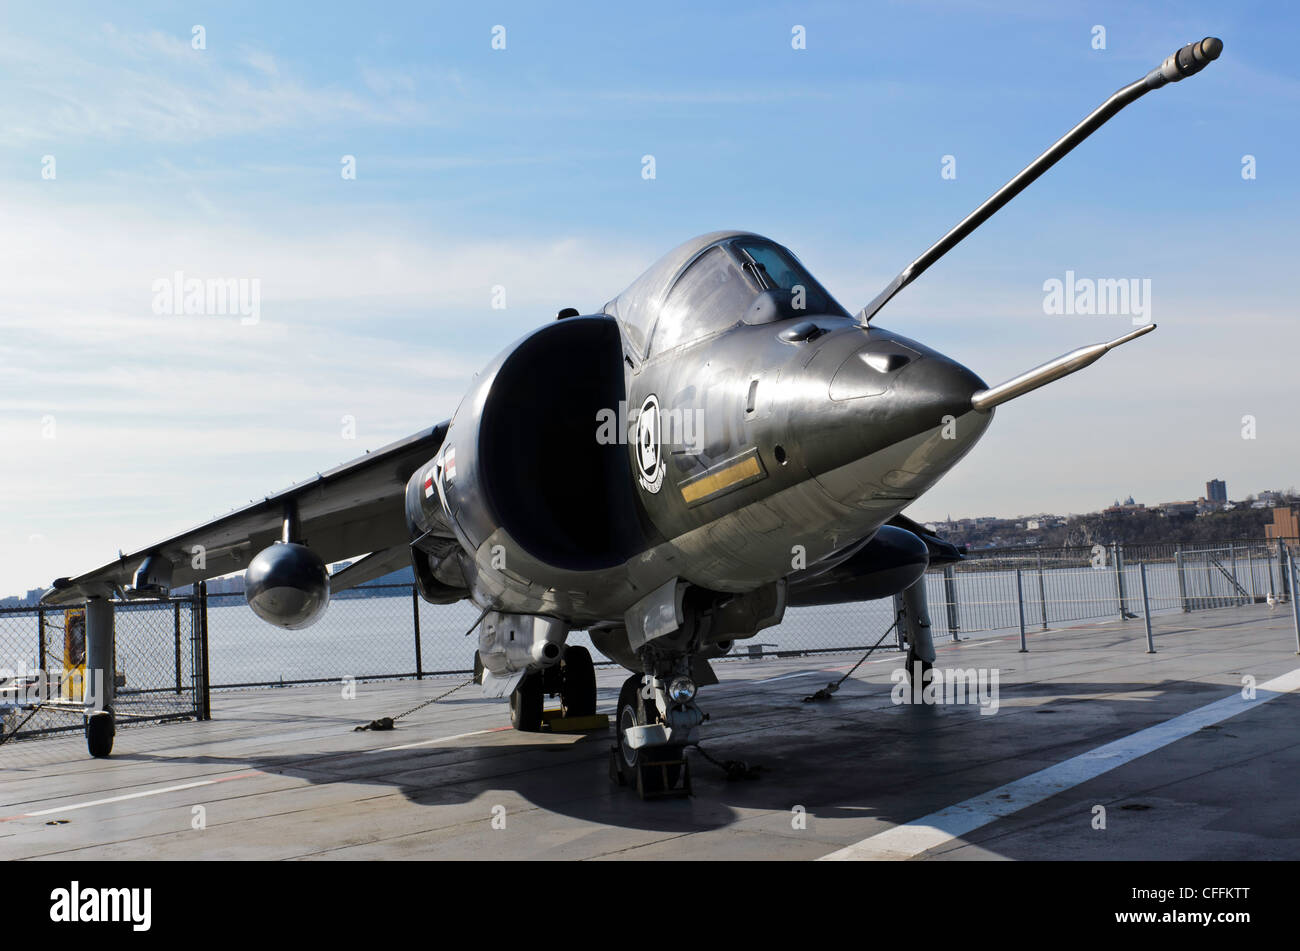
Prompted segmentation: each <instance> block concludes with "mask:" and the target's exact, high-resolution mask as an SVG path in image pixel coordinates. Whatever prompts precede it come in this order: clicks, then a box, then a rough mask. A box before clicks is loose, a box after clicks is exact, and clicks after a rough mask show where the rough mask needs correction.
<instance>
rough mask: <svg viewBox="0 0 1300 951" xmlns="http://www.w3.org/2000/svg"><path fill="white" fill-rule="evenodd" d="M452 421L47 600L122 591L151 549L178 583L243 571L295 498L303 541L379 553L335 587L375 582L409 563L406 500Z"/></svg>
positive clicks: (332, 553)
mask: <svg viewBox="0 0 1300 951" xmlns="http://www.w3.org/2000/svg"><path fill="white" fill-rule="evenodd" d="M447 425H448V424H447V423H446V422H443V423H439V424H438V425H437V426H434V427H433V428H432V429H427V430H424V431H422V432H418V433H415V434H414V435H412V436H408V437H406V438H405V439H400V440H398V441H397V442H394V443H390V444H389V445H387V446H384V447H383V448H382V449H377V450H375V451H374V452H369V453H366V454H365V455H364V456H361V457H359V458H357V459H353V460H352V461H351V462H345V463H344V464H343V465H341V466H337V467H335V468H333V469H330V470H329V471H327V472H322V473H318V474H317V475H316V477H315V478H312V479H308V480H306V481H305V482H299V483H297V484H296V485H292V486H290V487H289V488H287V489H284V490H282V491H280V492H276V493H275V494H274V495H268V496H267V497H266V498H264V499H262V500H260V501H258V502H253V503H251V504H249V505H246V506H244V507H243V508H239V509H236V510H234V511H233V512H230V513H229V514H227V515H222V516H220V517H218V518H214V519H213V520H212V521H210V522H205V523H204V524H202V525H199V526H197V527H195V528H192V529H190V530H189V531H186V532H182V533H180V534H179V535H174V536H172V537H171V538H166V539H164V540H162V541H160V542H158V543H157V544H155V545H151V546H149V547H148V548H143V549H141V550H139V551H136V552H132V553H130V554H125V555H121V556H120V557H118V558H117V560H115V561H112V562H110V563H108V564H107V565H104V566H103V567H101V568H97V569H95V570H94V571H90V572H87V573H86V574H83V575H78V576H77V577H75V578H60V579H58V580H57V581H55V582H54V587H53V588H52V589H50V590H49V591H47V592H45V594H44V595H43V596H42V598H41V603H42V604H52V605H65V604H73V603H76V602H79V601H83V600H85V598H86V597H87V596H90V595H99V596H107V595H111V594H116V593H120V592H121V591H122V589H124V588H126V587H127V586H128V585H130V584H131V582H132V580H133V578H134V575H135V571H136V569H137V568H138V567H139V566H140V564H141V562H142V561H144V559H145V558H147V557H148V556H150V555H154V556H157V557H161V558H164V559H166V560H167V561H169V562H170V563H171V564H172V566H173V567H172V575H171V586H172V587H181V586H183V585H187V584H191V583H193V582H197V581H202V580H205V579H207V578H215V577H217V576H219V575H225V574H230V573H231V572H233V571H239V570H241V569H242V568H244V567H245V566H246V565H247V564H248V562H249V560H250V559H251V558H252V557H253V556H254V555H256V554H257V553H258V552H259V551H261V550H262V549H263V548H265V547H266V546H268V545H270V544H272V543H273V542H276V541H278V540H279V539H280V534H281V530H282V526H283V520H284V514H285V509H286V506H287V505H288V504H289V503H293V505H294V506H296V508H297V513H298V520H299V537H298V538H297V539H296V540H298V541H300V542H301V543H302V544H304V545H307V546H308V547H309V548H311V549H312V550H313V551H314V552H316V554H317V555H319V556H320V558H321V559H322V560H323V561H324V562H325V563H326V564H330V563H331V562H336V561H341V560H343V559H346V558H353V557H356V556H358V555H368V556H371V557H367V558H363V559H362V560H361V561H360V562H358V563H357V564H356V565H354V566H352V568H346V569H343V571H341V572H339V583H338V584H336V585H334V586H333V587H335V589H336V590H338V589H341V588H345V587H350V586H352V585H353V584H358V583H360V582H361V581H363V580H369V577H368V576H369V575H370V573H371V572H372V571H376V570H379V569H381V568H382V569H384V570H382V571H379V573H380V574H384V573H386V572H387V571H391V570H394V569H395V568H398V567H401V566H402V565H403V564H407V563H408V562H409V555H407V546H408V544H409V542H410V538H409V537H408V535H407V528H406V519H405V514H404V501H403V500H404V493H405V489H406V483H407V480H409V479H410V477H411V475H412V474H413V473H414V472H415V471H416V470H417V469H418V468H419V467H420V466H422V465H423V464H424V463H426V462H428V461H429V460H430V459H431V458H433V456H434V455H435V454H436V453H437V452H438V449H439V448H440V447H441V446H442V441H443V438H444V437H445V436H446V434H447ZM196 546H197V551H196ZM198 551H201V552H202V558H199V556H198ZM389 566H392V567H389ZM353 568H356V569H358V570H355V571H354V570H353Z"/></svg>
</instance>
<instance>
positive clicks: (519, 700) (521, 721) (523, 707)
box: [510, 674, 542, 733]
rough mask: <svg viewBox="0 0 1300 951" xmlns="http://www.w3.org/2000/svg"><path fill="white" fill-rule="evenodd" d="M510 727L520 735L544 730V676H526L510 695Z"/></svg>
mask: <svg viewBox="0 0 1300 951" xmlns="http://www.w3.org/2000/svg"><path fill="white" fill-rule="evenodd" d="M510 725H511V726H512V727H514V728H515V729H516V730H518V731H519V732H520V733H539V732H541V729H542V675H541V674H524V679H523V680H521V681H519V684H518V685H517V686H516V687H515V689H514V691H513V692H512V693H511V694H510Z"/></svg>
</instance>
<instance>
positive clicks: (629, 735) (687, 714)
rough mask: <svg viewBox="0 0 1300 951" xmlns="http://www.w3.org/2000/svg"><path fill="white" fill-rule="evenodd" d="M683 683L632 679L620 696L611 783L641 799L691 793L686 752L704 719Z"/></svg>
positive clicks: (691, 691)
mask: <svg viewBox="0 0 1300 951" xmlns="http://www.w3.org/2000/svg"><path fill="white" fill-rule="evenodd" d="M683 679H684V678H677V679H675V680H673V681H672V682H671V683H666V682H665V680H664V678H660V677H654V676H651V675H648V674H633V675H632V676H631V677H629V678H628V679H627V680H626V681H624V683H623V688H622V689H621V690H620V691H619V695H618V711H617V716H616V719H615V724H614V727H615V743H614V746H613V748H612V749H611V750H610V754H609V755H610V765H609V774H610V779H611V780H613V781H614V782H615V783H617V784H618V785H620V786H631V787H632V788H634V789H635V790H636V791H637V794H638V795H639V796H640V797H641V798H642V799H658V798H661V797H665V796H689V795H690V794H691V767H690V763H689V762H688V761H687V759H686V747H687V745H688V744H690V743H693V742H695V741H696V740H697V739H698V733H699V730H698V727H699V725H700V723H702V722H703V721H704V714H703V713H701V712H700V709H699V707H697V706H696V705H695V701H694V697H695V691H694V684H691V683H690V682H689V681H687V683H686V684H683V683H681V682H680V681H681V680H683ZM687 684H689V688H690V689H689V691H687V690H686V689H685V688H686V686H687ZM674 693H675V694H676V696H675V697H674V696H673V694H674ZM687 694H689V695H687Z"/></svg>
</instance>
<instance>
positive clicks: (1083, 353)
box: [970, 324, 1156, 413]
mask: <svg viewBox="0 0 1300 951" xmlns="http://www.w3.org/2000/svg"><path fill="white" fill-rule="evenodd" d="M1155 329H1156V325H1155V324H1145V325H1143V326H1141V327H1139V328H1138V329H1137V330H1133V331H1130V332H1129V333H1126V334H1124V336H1122V337H1116V338H1115V339H1114V340H1112V341H1110V342H1109V343H1094V344H1092V345H1091V346H1088V347H1080V348H1079V349H1078V350H1071V351H1070V352H1069V353H1066V354H1062V355H1061V356H1059V357H1057V358H1056V359H1055V360H1049V361H1047V362H1046V363H1044V364H1043V365H1042V366H1038V367H1034V368H1033V369H1032V370H1028V371H1026V372H1024V373H1021V374H1020V375H1019V376H1013V377H1012V378H1011V379H1009V380H1007V381H1006V382H1005V383H999V384H998V385H997V386H991V387H989V388H988V389H987V390H978V391H976V392H975V393H973V394H971V398H970V405H971V409H974V410H978V411H979V412H981V413H987V412H988V411H989V410H991V409H992V408H993V407H995V406H1000V405H1002V404H1003V403H1006V402H1007V401H1009V400H1014V399H1015V398H1016V397H1017V396H1024V395H1025V394H1026V393H1028V392H1029V391H1030V390H1036V389H1038V388H1039V387H1040V386H1046V385H1047V384H1048V383H1051V382H1052V381H1053V380H1059V379H1060V378H1061V377H1063V376H1069V375H1070V374H1071V373H1074V372H1075V371H1077V370H1082V369H1083V368H1084V367H1086V366H1089V365H1090V364H1093V363H1096V362H1097V361H1098V360H1100V359H1101V358H1102V357H1104V356H1105V355H1106V354H1107V353H1109V352H1110V351H1111V350H1114V349H1115V348H1116V347H1118V346H1119V345H1120V344H1124V343H1128V342H1129V341H1130V340H1136V339H1137V338H1138V337H1140V336H1142V335H1143V334H1147V333H1150V332H1151V331H1153V330H1155Z"/></svg>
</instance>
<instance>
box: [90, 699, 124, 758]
mask: <svg viewBox="0 0 1300 951" xmlns="http://www.w3.org/2000/svg"><path fill="white" fill-rule="evenodd" d="M116 732H117V724H116V723H115V722H114V720H113V711H111V710H100V711H99V712H98V713H92V714H91V715H90V719H88V720H87V721H86V748H87V749H88V750H89V751H90V755H91V756H94V757H95V758H97V759H103V758H104V757H106V756H108V754H109V753H111V752H113V735H114V734H115V733H116Z"/></svg>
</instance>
